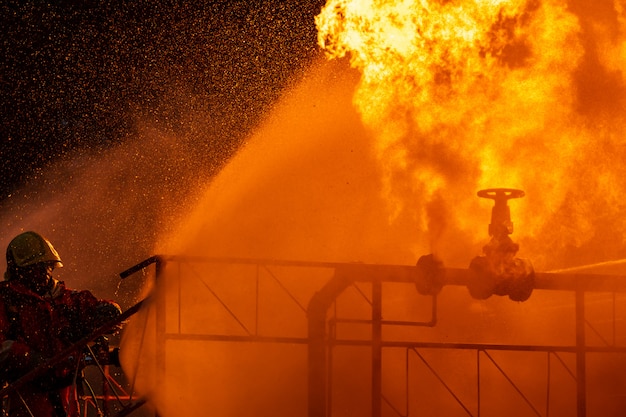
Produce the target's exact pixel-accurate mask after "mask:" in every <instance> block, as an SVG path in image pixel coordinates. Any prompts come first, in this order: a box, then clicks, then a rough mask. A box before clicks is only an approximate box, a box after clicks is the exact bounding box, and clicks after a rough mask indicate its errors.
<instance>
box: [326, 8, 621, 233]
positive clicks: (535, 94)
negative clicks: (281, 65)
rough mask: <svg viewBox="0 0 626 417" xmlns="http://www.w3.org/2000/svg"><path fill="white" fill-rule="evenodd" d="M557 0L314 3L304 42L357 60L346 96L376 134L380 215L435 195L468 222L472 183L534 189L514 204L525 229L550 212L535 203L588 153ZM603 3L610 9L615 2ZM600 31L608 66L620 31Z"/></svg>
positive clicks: (571, 31) (574, 173)
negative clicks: (313, 37) (387, 206)
mask: <svg viewBox="0 0 626 417" xmlns="http://www.w3.org/2000/svg"><path fill="white" fill-rule="evenodd" d="M570 9H571V8H568V7H567V5H566V4H565V3H564V2H557V1H551V0H548V1H526V0H490V1H489V0H465V1H441V0H431V1H428V0H404V1H364V0H361V1H359V0H330V1H329V2H328V3H327V4H326V6H325V7H324V8H323V9H322V11H321V13H320V14H319V15H318V16H317V17H316V24H317V28H318V43H319V45H320V46H321V47H322V48H323V50H324V51H325V53H326V54H327V56H328V57H329V58H341V57H348V58H349V61H350V64H351V65H352V66H353V67H355V68H357V69H358V70H359V71H360V73H361V80H360V84H359V87H358V90H357V91H356V93H355V96H354V103H355V105H356V107H357V109H358V110H359V112H360V114H361V116H362V119H363V122H364V124H365V125H366V126H367V127H368V128H369V129H370V130H371V131H373V132H374V134H375V136H376V141H375V144H374V145H373V150H374V153H375V155H376V157H377V159H378V160H379V162H380V164H381V166H382V169H383V171H384V184H385V185H384V190H383V192H384V194H385V196H386V199H387V200H388V201H389V202H390V203H391V205H392V207H391V210H392V213H393V214H392V218H395V217H397V216H400V215H402V213H404V212H409V211H410V212H413V213H415V210H416V206H420V205H422V206H424V205H425V204H424V203H428V202H429V201H432V200H433V199H434V198H439V197H438V196H440V195H441V194H445V195H446V197H445V199H446V201H447V203H448V205H449V206H451V207H455V210H454V211H456V212H459V213H463V216H464V218H463V219H461V218H458V219H455V221H456V223H457V227H458V228H459V230H465V229H469V228H471V227H472V226H471V224H483V223H484V221H485V216H484V215H483V217H480V218H479V217H472V216H471V215H468V213H471V212H472V211H476V210H472V209H471V207H470V206H469V204H470V203H469V202H468V201H469V200H471V199H475V198H476V197H475V194H474V192H475V191H476V190H479V189H482V188H491V187H514V188H521V189H524V190H526V191H527V195H528V196H530V197H529V198H530V200H533V197H532V196H533V195H536V196H539V195H540V196H541V197H540V198H536V200H535V201H533V204H532V207H528V208H526V209H525V210H524V213H522V217H523V222H524V224H525V226H524V230H525V232H526V233H528V234H531V235H532V234H537V233H539V232H540V231H541V229H542V228H544V227H546V225H547V222H548V221H550V220H549V216H546V215H545V213H555V212H557V211H558V210H559V209H560V208H561V207H562V206H563V204H565V203H566V202H567V199H568V198H569V197H568V196H569V195H571V193H572V192H574V190H576V189H577V188H580V187H583V186H585V185H587V184H580V183H575V181H576V180H580V179H581V178H580V166H581V163H582V164H587V161H586V160H584V159H583V157H584V156H585V155H589V154H590V150H594V153H597V152H598V150H597V148H596V146H597V140H598V131H597V130H594V131H591V130H590V129H589V128H588V127H587V126H588V123H589V120H585V119H584V118H583V117H582V116H581V115H580V109H581V103H580V102H578V99H579V98H580V97H579V95H577V92H578V91H577V88H578V89H579V86H577V84H576V83H577V77H579V74H580V67H581V65H582V64H583V60H584V59H585V53H586V51H585V42H584V38H583V33H582V32H583V30H582V27H581V23H580V20H581V16H578V15H577V14H575V13H573V12H572V11H571V10H570ZM615 10H616V11H617V14H618V17H619V19H620V21H623V20H624V8H623V6H622V7H620V6H618V5H617V3H616V6H615ZM602 34H603V36H604V39H605V42H606V43H609V42H611V43H612V48H598V50H599V51H601V53H600V54H599V59H600V60H601V61H602V62H603V63H605V65H606V66H607V67H609V68H611V69H613V70H617V68H619V66H620V65H622V64H623V62H624V56H625V55H624V51H625V49H624V46H623V45H626V43H623V42H620V41H619V39H623V33H621V34H620V35H621V37H619V36H618V37H616V36H615V34H613V36H612V37H611V36H609V35H608V33H607V32H606V31H605V32H602ZM619 45H621V46H619ZM612 51H616V52H612ZM620 51H621V52H620ZM620 54H621V55H620ZM622 67H623V65H622ZM620 129H621V128H620ZM603 156H604V157H607V156H608V157H609V158H615V155H610V154H609V155H606V154H603ZM609 176H611V175H609ZM587 181H588V180H587ZM599 181H601V182H600V183H598V184H594V185H593V186H592V187H593V188H595V187H597V186H601V187H603V188H602V191H603V192H606V193H613V192H614V188H611V186H608V184H605V183H602V182H606V181H607V178H605V179H599ZM614 185H615V184H614V183H613V187H614ZM620 186H621V188H623V184H621V185H620ZM468 190H471V191H468ZM546 190H549V193H546ZM461 194H462V195H463V196H462V197H461ZM591 206H593V204H590V207H589V208H587V209H585V215H590V214H593V211H594V210H595V209H594V208H592V207H591ZM417 209H418V215H419V216H422V217H427V215H426V212H425V211H422V212H421V213H420V212H419V207H418V208H417ZM540 213H544V214H543V215H539V214H540ZM584 217H585V216H584V215H582V216H580V219H579V220H580V225H581V227H583V228H584V226H585V222H584V221H582V219H583V218H584ZM422 223H423V224H426V223H427V222H426V220H423V221H422ZM570 226H571V225H570ZM583 232H590V231H589V230H588V228H587V230H583Z"/></svg>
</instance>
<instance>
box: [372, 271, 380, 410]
mask: <svg viewBox="0 0 626 417" xmlns="http://www.w3.org/2000/svg"><path fill="white" fill-rule="evenodd" d="M382 319H383V315H382V283H381V281H380V280H377V279H376V280H374V281H373V282H372V417H380V415H381V412H382V350H383V349H382V335H383V334H382Z"/></svg>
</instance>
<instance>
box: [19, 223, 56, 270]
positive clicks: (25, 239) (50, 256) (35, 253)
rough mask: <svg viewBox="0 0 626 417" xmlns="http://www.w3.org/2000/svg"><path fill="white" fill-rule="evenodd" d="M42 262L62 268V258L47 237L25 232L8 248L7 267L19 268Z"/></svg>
mask: <svg viewBox="0 0 626 417" xmlns="http://www.w3.org/2000/svg"><path fill="white" fill-rule="evenodd" d="M40 262H45V263H53V264H55V266H56V267H62V266H63V262H62V261H61V257H59V254H58V253H57V251H56V250H55V249H54V246H52V243H50V241H49V240H48V239H46V238H45V237H43V236H41V235H40V234H38V233H35V232H24V233H21V234H19V235H17V236H16V237H14V238H13V240H12V241H11V243H9V246H8V247H7V265H8V266H15V267H18V268H21V267H25V266H30V265H35V264H38V263H40Z"/></svg>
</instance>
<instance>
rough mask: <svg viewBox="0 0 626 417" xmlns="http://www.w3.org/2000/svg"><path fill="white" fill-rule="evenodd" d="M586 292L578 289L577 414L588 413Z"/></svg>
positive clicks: (582, 415)
mask: <svg viewBox="0 0 626 417" xmlns="http://www.w3.org/2000/svg"><path fill="white" fill-rule="evenodd" d="M585 350H586V349H585V292H584V291H583V290H581V289H577V290H576V411H577V413H576V416H577V417H586V415H587V373H586V351H585Z"/></svg>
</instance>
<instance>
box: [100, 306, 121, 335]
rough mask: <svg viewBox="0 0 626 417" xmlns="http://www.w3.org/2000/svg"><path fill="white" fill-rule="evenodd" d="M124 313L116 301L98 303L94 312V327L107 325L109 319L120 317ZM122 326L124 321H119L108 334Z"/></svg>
mask: <svg viewBox="0 0 626 417" xmlns="http://www.w3.org/2000/svg"><path fill="white" fill-rule="evenodd" d="M121 314H122V309H121V308H120V306H119V305H117V304H116V303H114V302H110V301H106V302H102V303H100V304H98V306H96V309H95V312H94V318H93V320H94V323H93V324H94V329H97V328H98V327H100V326H103V325H105V324H106V323H108V322H109V321H111V320H113V319H115V318H117V317H119V316H120V315H121ZM121 328H122V323H118V324H117V325H115V326H114V327H112V328H111V330H110V331H109V332H107V333H108V334H113V333H115V332H117V331H119V330H121Z"/></svg>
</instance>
